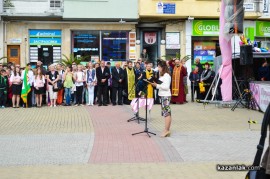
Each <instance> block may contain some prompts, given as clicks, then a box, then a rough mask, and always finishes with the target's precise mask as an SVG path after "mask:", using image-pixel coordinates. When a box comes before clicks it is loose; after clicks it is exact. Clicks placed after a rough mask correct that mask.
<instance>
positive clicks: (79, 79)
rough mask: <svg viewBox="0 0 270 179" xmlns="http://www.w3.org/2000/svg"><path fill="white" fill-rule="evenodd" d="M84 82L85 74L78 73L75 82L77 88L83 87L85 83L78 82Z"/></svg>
mask: <svg viewBox="0 0 270 179" xmlns="http://www.w3.org/2000/svg"><path fill="white" fill-rule="evenodd" d="M82 80H84V72H82V71H78V72H77V73H76V82H75V85H76V86H83V82H77V81H82Z"/></svg>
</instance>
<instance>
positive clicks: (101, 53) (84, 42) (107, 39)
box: [71, 30, 131, 63]
mask: <svg viewBox="0 0 270 179" xmlns="http://www.w3.org/2000/svg"><path fill="white" fill-rule="evenodd" d="M130 33H131V32H130V31H116V30H115V31H108V30H104V31H101V30H74V31H72V32H71V38H72V39H71V41H72V42H71V43H72V47H71V48H72V49H71V51H72V53H74V55H75V56H77V57H87V58H86V59H85V61H90V60H91V61H95V60H98V59H103V60H105V61H111V62H112V63H114V62H116V61H126V60H128V59H130V56H129V36H130Z"/></svg>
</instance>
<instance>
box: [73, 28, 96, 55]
mask: <svg viewBox="0 0 270 179" xmlns="http://www.w3.org/2000/svg"><path fill="white" fill-rule="evenodd" d="M99 37H100V34H99V31H73V32H72V47H73V48H72V49H73V51H72V52H73V53H74V55H75V56H84V57H85V56H87V57H89V59H91V58H95V57H99V50H100V49H99V46H100V45H99V41H100V38H99Z"/></svg>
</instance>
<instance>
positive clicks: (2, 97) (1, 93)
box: [0, 89, 7, 107]
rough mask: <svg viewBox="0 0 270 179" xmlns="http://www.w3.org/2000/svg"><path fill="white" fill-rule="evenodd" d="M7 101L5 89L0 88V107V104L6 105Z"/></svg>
mask: <svg viewBox="0 0 270 179" xmlns="http://www.w3.org/2000/svg"><path fill="white" fill-rule="evenodd" d="M6 103H7V93H6V92H5V90H1V89H0V107H1V106H6Z"/></svg>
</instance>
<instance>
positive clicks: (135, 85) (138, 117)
mask: <svg viewBox="0 0 270 179" xmlns="http://www.w3.org/2000/svg"><path fill="white" fill-rule="evenodd" d="M140 81H141V79H139V80H138V81H137V83H134V85H133V86H132V88H131V90H130V91H129V92H128V96H129V95H130V93H131V92H132V90H133V89H134V87H135V94H136V89H137V85H138V84H139V82H140ZM135 97H136V96H135ZM139 99H140V98H139V97H138V98H137V99H136V101H135V103H137V110H138V111H137V113H135V116H134V117H132V118H130V119H128V120H127V122H131V121H135V120H138V124H140V120H141V121H145V119H144V118H141V117H140V116H139Z"/></svg>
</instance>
